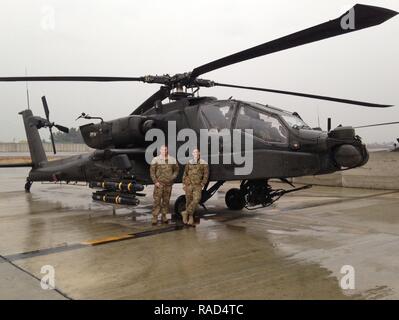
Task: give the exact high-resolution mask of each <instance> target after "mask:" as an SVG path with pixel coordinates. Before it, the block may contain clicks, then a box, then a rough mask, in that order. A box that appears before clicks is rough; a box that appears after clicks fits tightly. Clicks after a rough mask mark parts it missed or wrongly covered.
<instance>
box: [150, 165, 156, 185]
mask: <svg viewBox="0 0 399 320" xmlns="http://www.w3.org/2000/svg"><path fill="white" fill-rule="evenodd" d="M156 171H157V164H156V163H155V162H152V163H151V165H150V176H151V180H152V182H154V184H155V183H157V176H156Z"/></svg>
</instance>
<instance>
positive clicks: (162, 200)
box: [152, 185, 172, 220]
mask: <svg viewBox="0 0 399 320" xmlns="http://www.w3.org/2000/svg"><path fill="white" fill-rule="evenodd" d="M171 193H172V186H168V185H160V186H159V187H156V186H154V207H153V209H152V216H153V218H155V219H158V215H159V213H161V214H162V220H164V219H166V215H167V214H168V213H169V202H170V195H171Z"/></svg>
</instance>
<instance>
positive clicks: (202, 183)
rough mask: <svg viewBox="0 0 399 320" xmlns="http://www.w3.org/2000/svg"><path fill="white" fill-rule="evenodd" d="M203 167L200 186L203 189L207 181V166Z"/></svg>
mask: <svg viewBox="0 0 399 320" xmlns="http://www.w3.org/2000/svg"><path fill="white" fill-rule="evenodd" d="M203 166H204V174H203V175H202V182H201V185H202V186H203V187H204V186H205V185H206V183H207V182H208V179H209V165H208V164H207V163H206V164H203Z"/></svg>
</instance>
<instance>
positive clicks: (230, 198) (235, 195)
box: [225, 188, 245, 210]
mask: <svg viewBox="0 0 399 320" xmlns="http://www.w3.org/2000/svg"><path fill="white" fill-rule="evenodd" d="M225 202H226V206H227V208H229V209H230V210H242V209H243V208H244V207H245V197H244V194H243V193H242V192H241V190H240V189H237V188H234V189H230V190H229V191H227V193H226V197H225Z"/></svg>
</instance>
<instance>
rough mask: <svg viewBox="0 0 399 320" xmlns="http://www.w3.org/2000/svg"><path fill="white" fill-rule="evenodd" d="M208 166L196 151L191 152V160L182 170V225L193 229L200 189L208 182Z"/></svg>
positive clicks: (200, 194)
mask: <svg viewBox="0 0 399 320" xmlns="http://www.w3.org/2000/svg"><path fill="white" fill-rule="evenodd" d="M208 178H209V166H208V164H207V163H206V161H205V160H202V159H201V157H200V151H199V150H198V149H194V150H193V159H191V160H190V161H189V162H188V163H187V164H186V167H185V168H184V175H183V189H184V191H185V192H186V210H185V211H183V212H182V218H183V223H184V224H188V225H190V226H193V227H195V223H194V212H195V209H197V206H198V204H199V202H200V201H201V196H202V189H203V188H204V186H205V184H206V183H207V182H208Z"/></svg>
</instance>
